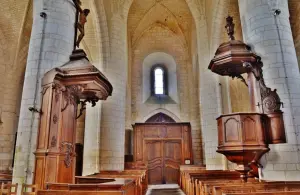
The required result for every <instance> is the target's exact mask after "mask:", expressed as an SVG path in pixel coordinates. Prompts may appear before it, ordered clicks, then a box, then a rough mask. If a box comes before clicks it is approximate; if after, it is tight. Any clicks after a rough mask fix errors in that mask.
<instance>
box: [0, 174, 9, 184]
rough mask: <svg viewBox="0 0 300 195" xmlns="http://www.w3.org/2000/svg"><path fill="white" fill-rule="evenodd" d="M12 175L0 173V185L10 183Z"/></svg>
mask: <svg viewBox="0 0 300 195" xmlns="http://www.w3.org/2000/svg"><path fill="white" fill-rule="evenodd" d="M11 181H12V174H11V173H10V172H0V183H11Z"/></svg>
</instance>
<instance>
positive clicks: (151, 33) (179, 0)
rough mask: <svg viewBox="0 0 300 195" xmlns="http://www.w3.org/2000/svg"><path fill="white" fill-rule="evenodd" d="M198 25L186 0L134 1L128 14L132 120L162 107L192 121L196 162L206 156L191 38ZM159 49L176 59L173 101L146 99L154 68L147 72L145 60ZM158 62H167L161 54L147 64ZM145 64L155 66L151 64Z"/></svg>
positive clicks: (180, 117)
mask: <svg viewBox="0 0 300 195" xmlns="http://www.w3.org/2000/svg"><path fill="white" fill-rule="evenodd" d="M151 6H152V7H151ZM146 10H147V12H145V11H146ZM194 28H195V25H194V23H193V18H192V15H191V13H190V11H189V8H188V6H187V4H186V3H185V2H184V1H183V0H176V1H172V2H171V1H162V2H156V3H155V2H153V1H151V0H147V1H144V0H143V1H140V0H138V1H135V2H134V3H133V4H132V7H131V8H130V12H129V16H128V31H129V33H130V34H129V35H128V36H129V40H130V45H129V47H130V49H129V50H130V51H132V53H130V54H129V55H130V57H131V61H130V66H131V67H130V68H131V70H132V71H131V75H130V76H131V83H130V86H131V105H132V106H131V123H135V122H145V119H147V117H150V114H151V113H154V112H156V111H158V110H160V111H161V112H164V113H165V114H168V113H172V115H175V116H176V117H175V118H179V119H180V121H181V122H191V125H192V140H193V152H194V157H195V163H197V164H201V163H203V159H202V143H201V142H202V139H201V131H200V115H199V108H198V106H195V105H199V103H198V102H199V98H198V84H197V81H198V77H199V75H198V74H197V72H195V71H193V64H192V63H193V61H192V56H191V52H190V51H191V47H192V46H191V42H193V40H192V37H191V34H192V29H194ZM193 49H194V48H193ZM156 52H163V53H166V54H167V55H170V56H171V57H172V58H174V60H175V63H176V72H175V74H176V77H177V86H175V85H174V83H172V84H170V85H169V87H176V88H177V91H178V100H177V98H176V96H173V95H171V94H170V97H171V98H173V99H174V100H175V101H174V102H173V103H167V104H161V103H159V102H157V103H153V102H147V101H144V100H146V99H147V98H149V97H143V94H145V92H144V87H145V86H143V80H144V78H143V77H147V78H149V76H148V75H150V71H149V72H147V73H146V72H144V70H143V64H144V60H145V59H146V58H147V56H149V55H155V53H156ZM156 63H167V62H166V61H164V59H163V58H162V57H161V58H159V55H158V56H157V59H155V60H153V64H147V66H153V65H155V64H156ZM166 66H167V67H168V66H170V64H169V65H166ZM144 68H147V69H148V70H150V69H151V67H144ZM170 71H171V70H170ZM146 74H148V75H146ZM170 74H173V72H170ZM146 90H147V89H146ZM148 90H150V88H149V89H148ZM146 94H149V93H146ZM171 117H172V116H171ZM175 120H176V119H175Z"/></svg>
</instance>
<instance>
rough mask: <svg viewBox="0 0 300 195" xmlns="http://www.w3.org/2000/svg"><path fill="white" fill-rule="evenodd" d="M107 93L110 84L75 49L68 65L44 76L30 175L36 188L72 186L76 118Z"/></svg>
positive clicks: (110, 87) (110, 90)
mask: <svg viewBox="0 0 300 195" xmlns="http://www.w3.org/2000/svg"><path fill="white" fill-rule="evenodd" d="M111 93H112V85H111V84H110V82H109V81H108V80H107V79H106V77H105V76H104V75H103V74H102V73H101V72H100V71H99V70H98V69H97V68H96V67H95V66H93V65H92V64H91V63H90V62H89V61H88V59H87V57H86V54H85V53H84V51H83V50H75V51H74V52H73V54H72V55H71V56H70V61H69V62H68V63H66V64H65V65H63V66H61V67H58V68H54V69H52V70H50V71H49V72H47V73H46V74H45V76H44V77H43V79H42V106H41V116H40V124H39V131H38V141H37V149H36V152H35V157H36V158H35V172H34V175H35V177H34V183H35V184H38V186H40V188H42V189H45V183H46V182H48V183H74V180H75V157H76V154H75V135H76V119H77V118H78V117H79V116H80V115H81V114H82V111H83V110H84V109H85V104H86V103H88V102H89V103H92V105H95V104H96V102H97V101H98V100H105V99H106V98H107V97H108V96H110V95H111ZM77 110H79V112H77Z"/></svg>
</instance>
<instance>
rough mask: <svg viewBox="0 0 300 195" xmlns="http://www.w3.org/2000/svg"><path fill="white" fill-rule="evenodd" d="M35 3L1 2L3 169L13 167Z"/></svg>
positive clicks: (0, 150) (0, 132)
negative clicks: (33, 5)
mask: <svg viewBox="0 0 300 195" xmlns="http://www.w3.org/2000/svg"><path fill="white" fill-rule="evenodd" d="M31 14H32V2H31V1H30V0H24V1H20V2H10V1H5V2H1V8H0V26H1V27H0V33H1V38H0V45H1V46H0V143H1V144H0V171H8V170H11V169H12V160H13V150H14V143H15V133H16V131H17V128H18V126H17V123H18V118H19V110H20V101H21V100H20V96H21V93H22V87H23V78H24V72H25V65H26V59H27V53H28V43H29V39H30V32H31V25H32V16H31Z"/></svg>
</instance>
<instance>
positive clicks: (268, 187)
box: [211, 181, 300, 195]
mask: <svg viewBox="0 0 300 195" xmlns="http://www.w3.org/2000/svg"><path fill="white" fill-rule="evenodd" d="M287 191H298V194H300V182H275V181H274V182H261V183H241V184H232V185H223V186H222V185H220V184H217V185H215V186H213V192H212V193H211V194H213V195H223V194H227V193H252V192H287Z"/></svg>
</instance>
